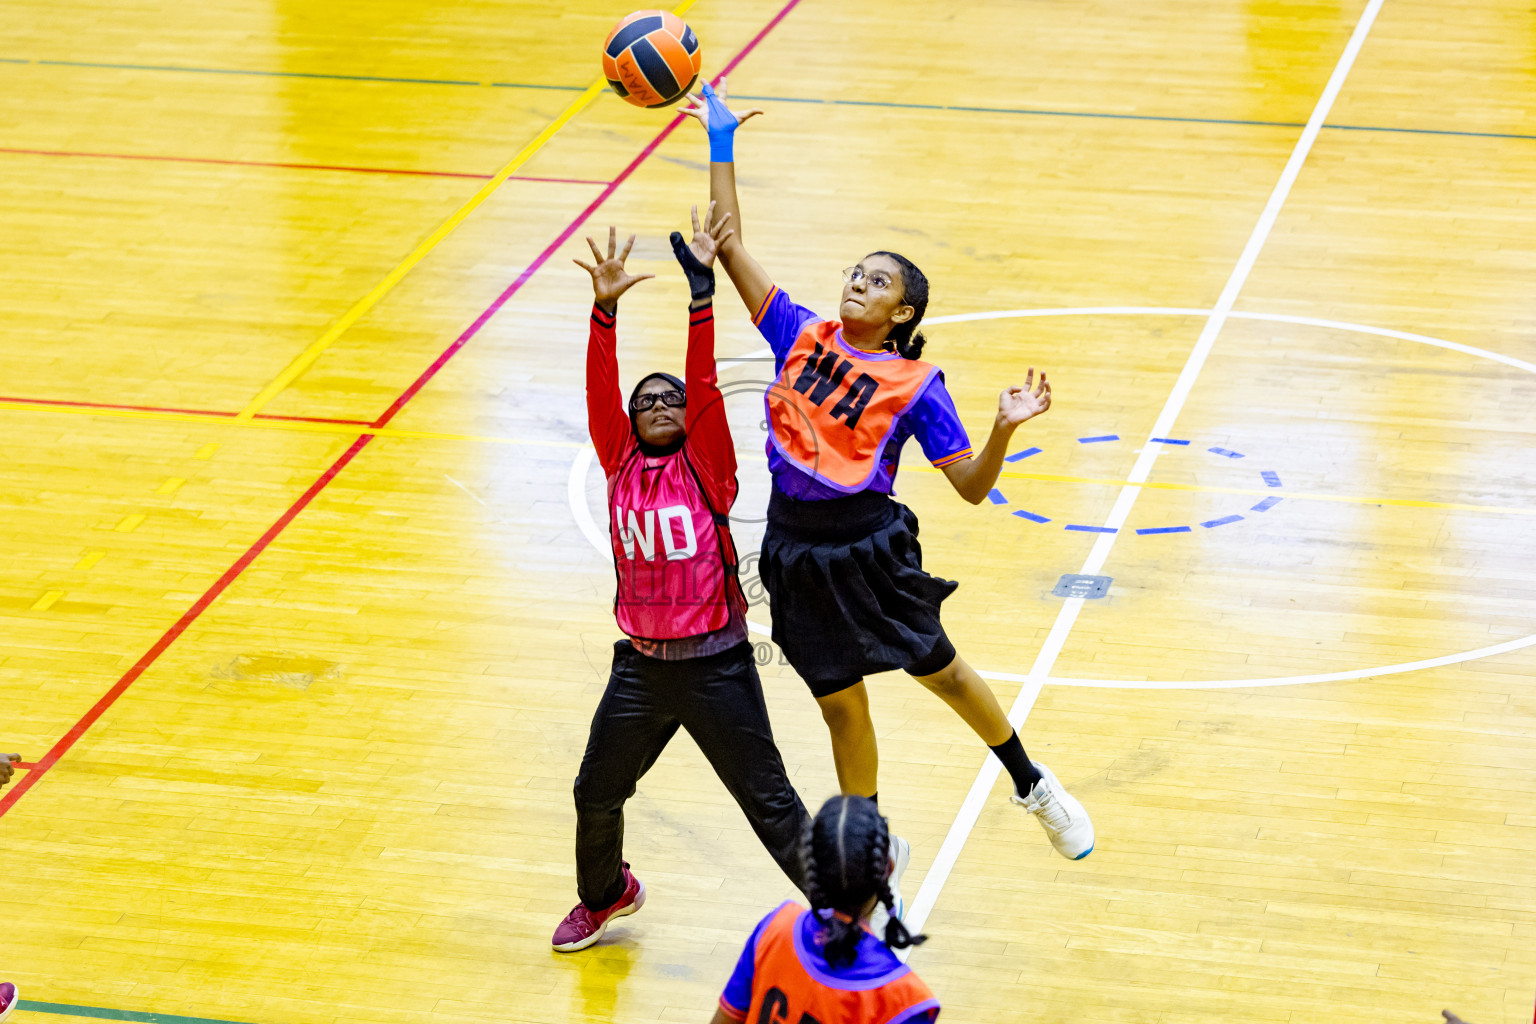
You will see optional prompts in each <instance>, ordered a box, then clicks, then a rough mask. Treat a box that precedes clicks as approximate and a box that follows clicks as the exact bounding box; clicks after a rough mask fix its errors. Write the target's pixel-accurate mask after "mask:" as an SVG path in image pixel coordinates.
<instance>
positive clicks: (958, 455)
mask: <svg viewBox="0 0 1536 1024" xmlns="http://www.w3.org/2000/svg"><path fill="white" fill-rule="evenodd" d="M973 454H975V453H974V452H972V451H971V449H969V448H962V449H960V450H959V451H957V452H955V454H953V455H946V456H944V457H943V458H942V459H938V460H937V461H935V462H934V464H933V468H934V469H943V468H944V467H945V466H947V465H949V464H950V463H951V462H959V461H960V460H961V459H968V458H970V457H971V456H972V455H973Z"/></svg>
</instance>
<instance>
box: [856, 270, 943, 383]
mask: <svg viewBox="0 0 1536 1024" xmlns="http://www.w3.org/2000/svg"><path fill="white" fill-rule="evenodd" d="M869 255H870V256H884V257H886V258H888V259H890V260H892V261H894V262H895V264H896V265H897V266H898V267H900V268H901V294H902V301H903V302H905V303H906V304H907V305H909V306H911V307H912V319H910V320H908V321H907V322H906V323H904V324H897V325H896V326H895V327H892V328H891V333H890V334H887V335H886V336H885V340H886V344H887V345H888V346H889V347H891V348H894V349H895V350H896V351H897V352H899V353H901V357H902V358H903V359H921V358H922V357H923V346H924V345H926V344H927V343H928V339H927V338H925V337H923V335H922V334H921V332H919V331H918V329H917V325H918V324H920V323H922V322H923V314H924V313H926V312H927V311H928V278H927V277H926V276H924V274H923V272H922V271H921V270H918V269H917V264H915V263H913V262H912V261H911V260H909V259H907V258H906V257H905V256H903V255H901V254H900V253H895V252H886V251H885V250H883V249H882V250H881V251H879V252H872V253H870V254H869ZM865 258H866V259H868V257H865Z"/></svg>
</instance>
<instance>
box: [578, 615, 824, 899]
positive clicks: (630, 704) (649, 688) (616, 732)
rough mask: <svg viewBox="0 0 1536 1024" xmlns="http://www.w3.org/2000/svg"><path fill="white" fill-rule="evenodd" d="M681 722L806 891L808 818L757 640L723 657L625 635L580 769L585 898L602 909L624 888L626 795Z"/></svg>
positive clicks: (581, 876) (580, 881)
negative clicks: (790, 771)
mask: <svg viewBox="0 0 1536 1024" xmlns="http://www.w3.org/2000/svg"><path fill="white" fill-rule="evenodd" d="M679 725H681V726H682V727H683V728H684V729H687V730H688V735H690V736H692V737H693V741H694V742H695V743H697V744H698V745H699V749H700V750H701V751H703V752H704V756H705V757H706V758H708V759H709V763H710V765H711V766H712V767H713V768H714V769H715V774H716V775H718V776H719V777H720V781H721V782H723V783H725V788H726V789H727V790H728V791H729V792H730V794H731V796H733V797H735V799H736V803H737V804H738V805H739V806H740V807H741V810H742V812H743V813H744V814H746V816H747V821H749V822H750V823H751V825H752V830H753V831H754V832H756V833H757V838H758V839H760V840H762V843H763V845H764V846H765V847H767V849H768V852H769V853H770V854H771V855H772V856H773V859H774V860H775V861H777V862H778V865H779V867H780V868H782V869H783V871H784V873H785V874H786V875H788V876H789V880H790V881H791V882H794V883H795V886H796V887H797V888H799V889H800V890H801V891H804V889H805V869H804V867H803V865H802V864H801V859H800V839H801V835H802V832H803V830H804V828H805V826H806V821H807V819H808V815H807V813H806V810H805V804H804V803H802V802H801V800H800V796H799V794H797V793H796V792H795V788H794V787H793V786H791V785H790V783H789V776H788V775H786V774H785V772H784V761H783V758H781V757H780V756H779V748H778V747H777V746H775V745H774V742H773V729H772V728H771V727H770V726H769V724H768V707H767V705H766V704H764V703H763V686H762V683H761V682H760V681H759V680H758V678H757V663H756V662H754V661H753V660H752V645H751V644H750V643H747V642H746V641H743V642H742V643H740V644H737V645H736V646H735V647H732V648H731V649H730V650H728V651H723V652H721V653H720V654H712V655H709V656H707V657H703V658H688V659H685V660H682V661H662V660H661V659H659V658H648V657H646V656H645V655H643V654H641V653H640V652H639V651H637V650H635V649H634V648H633V647H631V646H630V645H629V643H628V642H627V641H623V640H620V641H619V642H618V643H616V644H614V645H613V671H612V674H611V675H610V676H609V677H608V689H607V691H606V692H604V694H603V699H602V700H601V701H599V702H598V705H597V712H596V713H595V714H594V715H593V716H592V731H591V733H590V734H589V735H588V737H587V752H586V754H585V755H584V756H583V757H582V759H581V771H580V773H579V774H577V776H576V892H577V894H578V895H579V896H580V897H581V901H582V902H583V903H585V904H586V905H587V907H588V908H589V909H592V910H601V909H602V908H604V907H607V906H611V905H612V904H613V903H614V901H615V900H617V899H618V898H619V897H620V896H622V895H623V894H624V873H623V871H622V870H621V869H620V862H621V861H622V860H623V845H624V801H626V800H628V799H629V798H630V797H631V796H634V794H635V783H636V782H638V781H639V779H640V777H641V776H642V775H644V774H645V773H646V772H647V771H649V770H650V767H651V765H653V764H655V763H656V758H657V757H659V756H660V755H661V752H662V750H663V749H664V748H665V747H666V745H667V743H668V741H669V740H671V739H672V736H673V734H675V733H676V732H677V727H678V726H679Z"/></svg>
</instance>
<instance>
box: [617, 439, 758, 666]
mask: <svg viewBox="0 0 1536 1024" xmlns="http://www.w3.org/2000/svg"><path fill="white" fill-rule="evenodd" d="M608 522H609V524H610V525H609V529H608V536H609V540H610V541H611V543H612V544H613V564H614V568H615V569H616V570H617V574H618V579H619V589H618V595H617V597H616V598H615V599H614V616H615V617H616V618H617V619H618V621H619V628H620V629H622V630H623V631H624V632H625V633H628V634H629V635H630V636H633V637H640V638H642V639H647V640H677V639H681V638H682V637H687V636H698V635H699V634H701V633H709V632H713V631H714V630H717V629H720V628H721V627H722V626H724V625H725V624H726V622H727V621H728V619H729V617H730V611H729V608H728V607H727V604H726V586H727V580H729V579H730V578H731V576H732V575H734V573H735V570H736V551H735V547H734V545H732V543H731V536H730V527H729V524H728V521H727V519H726V516H725V514H724V513H720V514H718V515H717V514H716V513H715V511H714V510H713V509H712V508H710V507H709V502H708V500H707V499H706V498H705V496H704V488H703V487H702V486H701V485H700V484H699V480H698V478H697V476H695V474H694V471H693V467H692V466H691V465H690V464H689V462H688V456H687V454H686V451H679V452H676V453H674V454H672V455H663V456H661V457H659V458H649V457H647V456H646V455H644V454H643V453H642V452H640V451H639V449H635V450H634V451H633V452H632V453H631V454H630V455H629V456H628V457H627V458H625V460H624V461H623V463H621V464H620V466H619V468H618V470H617V471H616V472H615V473H614V474H613V476H611V477H609V478H608Z"/></svg>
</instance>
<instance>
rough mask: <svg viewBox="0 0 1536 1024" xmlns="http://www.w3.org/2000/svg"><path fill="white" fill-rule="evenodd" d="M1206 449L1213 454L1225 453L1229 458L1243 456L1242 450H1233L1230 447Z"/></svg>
mask: <svg viewBox="0 0 1536 1024" xmlns="http://www.w3.org/2000/svg"><path fill="white" fill-rule="evenodd" d="M1206 451H1208V452H1211V453H1213V454H1215V455H1225V456H1226V457H1227V458H1229V459H1240V458H1242V457H1243V453H1242V452H1234V451H1232V450H1231V449H1230V448H1207V449H1206Z"/></svg>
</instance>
